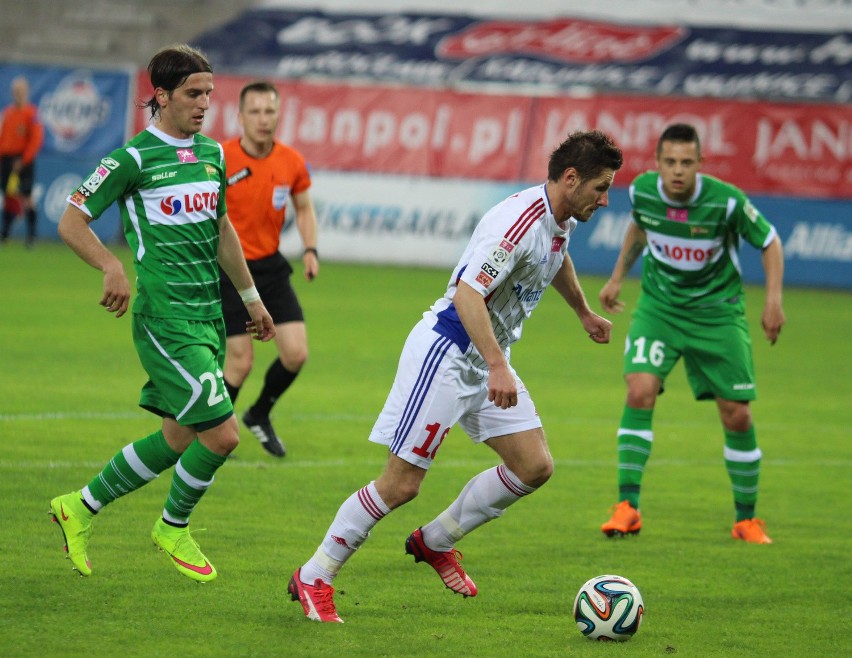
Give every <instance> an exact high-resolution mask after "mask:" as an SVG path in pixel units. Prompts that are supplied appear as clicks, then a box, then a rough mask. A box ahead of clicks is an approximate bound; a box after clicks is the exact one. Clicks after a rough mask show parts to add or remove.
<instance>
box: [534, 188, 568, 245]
mask: <svg viewBox="0 0 852 658" xmlns="http://www.w3.org/2000/svg"><path fill="white" fill-rule="evenodd" d="M541 198H542V199H544V205H545V206H547V222H548V224H549V226H550V230H551V231H552V232H553V235H555V236H558V237H560V238H564V237H567V236H569V235H570V234H571V233H573V232H574V229H575V228H576V227H577V220H576V219H574V218H573V217H569V218H568V219H566V220H565V221H564V222H563V223H564V224H565V228H562V227H561V226H560V225H559V224H557V223H556V216H555V215H554V214H553V208H552V207H551V205H550V198H549V197H548V196H547V183H542V185H541Z"/></svg>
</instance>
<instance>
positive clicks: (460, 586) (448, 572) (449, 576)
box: [405, 528, 476, 597]
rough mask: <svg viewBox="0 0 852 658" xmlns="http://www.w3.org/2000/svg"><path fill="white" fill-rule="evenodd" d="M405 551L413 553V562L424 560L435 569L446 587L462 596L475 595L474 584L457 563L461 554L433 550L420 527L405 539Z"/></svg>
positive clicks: (452, 551) (455, 551) (454, 551)
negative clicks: (427, 543) (424, 539)
mask: <svg viewBox="0 0 852 658" xmlns="http://www.w3.org/2000/svg"><path fill="white" fill-rule="evenodd" d="M405 552H406V553H407V554H408V555H413V556H414V561H415V562H425V563H426V564H428V565H429V566H430V567H432V568H433V569H434V570H435V571H437V572H438V575H439V576H440V577H441V580H443V581H444V585H446V586H447V588H449V589H451V590H453V591H454V592H456V593H458V594H461V595H462V596H464V597H468V596H476V584H475V583H474V582H473V581H472V580H471V579H470V576H468V575H467V574H466V573H465V571H464V569H462V566H461V565H460V564H459V560H461V559H462V554H461V553H460V552H459V551H457V550H455V549H453V550H451V551H446V552H442V551H433V550H432V549H431V548H429V547H428V546H426V543H425V542H424V541H423V532H422V528H417V530H415V531H414V532H412V533H411V534H410V535H409V536H408V539H406V540H405Z"/></svg>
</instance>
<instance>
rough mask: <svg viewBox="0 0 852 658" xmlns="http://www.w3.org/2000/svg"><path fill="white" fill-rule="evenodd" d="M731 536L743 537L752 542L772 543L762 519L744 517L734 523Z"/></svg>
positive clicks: (744, 539) (735, 537)
mask: <svg viewBox="0 0 852 658" xmlns="http://www.w3.org/2000/svg"><path fill="white" fill-rule="evenodd" d="M731 537H733V538H734V539H742V540H743V541H747V542H749V543H750V544H771V543H772V540H771V539H770V538H769V537H768V536H767V535H766V524H765V523H764V522H763V521H761V520H760V519H743V520H742V521H737V522H736V523H735V524H734V529H733V530H731Z"/></svg>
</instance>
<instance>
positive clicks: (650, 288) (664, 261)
mask: <svg viewBox="0 0 852 658" xmlns="http://www.w3.org/2000/svg"><path fill="white" fill-rule="evenodd" d="M630 201H631V203H632V205H633V219H634V221H635V222H636V223H637V224H638V225H639V226H640V227H641V228H642V229H643V230H644V231H645V233H646V234H647V236H648V246H647V247H646V248H645V251H644V252H643V256H642V293H643V297H647V298H650V299H651V300H653V301H654V302H656V304H658V305H659V306H661V307H662V308H663V310H665V311H667V312H671V313H674V314H678V315H684V316H687V317H694V316H695V315H698V316H701V317H704V318H712V317H715V316H719V315H723V316H729V314H736V313H742V312H743V310H744V308H745V304H744V292H743V285H742V276H741V274H740V263H739V256H738V249H739V246H740V238H744V239H745V240H746V242H748V243H749V244H751V245H752V246H754V247H756V248H758V249H763V248H765V247H767V246H768V245H769V243H770V242H772V240H773V238H774V237H775V228H774V227H773V226H772V224H770V223H769V222H768V221H767V220H766V218H765V217H764V216H763V215H761V214H760V212H759V211H758V210H757V208H755V207H754V206H753V205H752V203H751V202H750V201H749V199H748V197H746V195H745V193H744V192H743V191H742V190H740V189H738V188H736V187H734V186H733V185H730V184H728V183H725V182H724V181H721V180H719V179H718V178H714V177H712V176H707V175H702V174H699V175H698V178H697V181H696V187H695V193H694V194H693V196H692V198H691V199H689V201H687V202H685V203H679V202H677V201H674V200H672V199H669V198H668V197H667V196H666V195H665V193H664V192H663V184H662V180H661V179H660V175H659V174H658V173H657V172H646V173H644V174H640V175H639V176H637V177H636V179H635V180H634V181H633V184H632V185H631V186H630Z"/></svg>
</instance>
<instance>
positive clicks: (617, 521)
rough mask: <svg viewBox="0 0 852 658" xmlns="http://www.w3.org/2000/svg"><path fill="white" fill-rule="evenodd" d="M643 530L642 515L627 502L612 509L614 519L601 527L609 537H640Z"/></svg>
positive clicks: (624, 501) (623, 501) (622, 502)
mask: <svg viewBox="0 0 852 658" xmlns="http://www.w3.org/2000/svg"><path fill="white" fill-rule="evenodd" d="M641 529H642V515H641V514H640V513H639V510H638V509H636V508H635V507H633V506H632V505H631V504H630V503H628V502H627V501H626V500H622V501H621V502H620V503H618V505H615V506H614V507H613V508H612V518H611V519H610V520H609V521H607V522H606V523H604V524H603V525H602V526H601V532H602V533H604V534H605V535H606V536H607V537H623V536H624V535H638V534H639V531H640V530H641Z"/></svg>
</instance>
